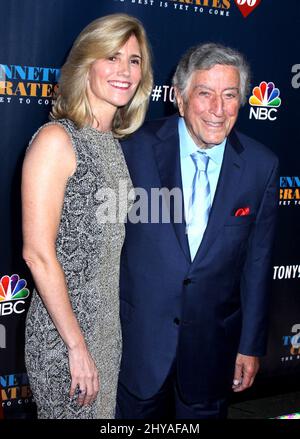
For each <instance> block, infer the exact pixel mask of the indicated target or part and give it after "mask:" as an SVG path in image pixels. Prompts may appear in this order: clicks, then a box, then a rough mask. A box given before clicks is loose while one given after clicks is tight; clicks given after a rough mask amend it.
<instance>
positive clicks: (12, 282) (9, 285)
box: [0, 274, 30, 316]
mask: <svg viewBox="0 0 300 439" xmlns="http://www.w3.org/2000/svg"><path fill="white" fill-rule="evenodd" d="M26 285H27V282H26V280H25V279H20V276H19V275H18V274H13V275H12V276H7V275H5V276H3V277H2V278H1V280H0V316H5V315H9V314H13V313H15V314H22V313H23V312H24V311H25V308H24V305H25V300H24V299H27V297H28V296H29V294H30V292H29V290H28V288H26Z"/></svg>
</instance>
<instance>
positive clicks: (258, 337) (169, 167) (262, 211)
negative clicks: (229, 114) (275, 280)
mask: <svg viewBox="0 0 300 439" xmlns="http://www.w3.org/2000/svg"><path fill="white" fill-rule="evenodd" d="M177 124H178V116H177V115H175V116H171V117H169V118H166V119H163V120H158V121H153V122H149V123H146V124H145V125H144V126H143V127H142V128H141V129H140V130H139V131H138V132H136V133H135V134H134V135H133V136H132V137H131V138H130V139H129V140H127V141H124V142H123V143H122V148H123V151H124V155H125V158H126V162H127V165H128V168H129V171H130V175H131V178H132V181H133V185H134V186H135V187H140V188H144V189H145V190H146V191H147V192H148V194H149V199H150V191H151V188H161V187H166V188H169V189H172V188H174V187H179V188H181V186H182V183H181V172H180V157H179V153H180V151H179V135H178V125H177ZM277 165H278V161H277V158H276V157H275V155H274V154H273V153H272V152H271V151H270V150H268V149H267V148H266V147H265V146H263V145H262V144H260V143H258V142H256V141H254V140H253V139H250V138H249V137H246V136H245V135H242V134H240V133H238V132H235V131H232V132H231V134H230V136H229V138H228V141H227V143H226V147H225V153H224V159H223V164H222V168H221V173H220V177H219V182H218V186H217V191H216V194H215V197H214V202H213V206H212V209H211V214H210V218H209V223H208V225H207V229H206V231H205V234H204V237H203V240H202V243H201V245H200V247H199V249H198V253H197V255H196V257H195V259H194V261H193V262H192V263H191V260H190V255H189V247H188V241H187V236H186V234H185V224H184V222H181V223H180V224H178V223H174V222H173V220H174V215H173V214H171V222H170V223H162V222H159V223H145V222H144V223H137V224H133V223H130V222H128V223H127V225H126V238H125V243H124V247H123V252H122V257H121V278H120V298H121V321H122V332H123V357H122V363H121V371H120V381H121V383H123V384H124V385H125V386H126V387H127V388H128V390H129V391H130V392H132V393H133V394H135V395H136V396H138V397H140V398H143V399H145V398H149V397H151V396H152V395H153V394H155V393H156V392H157V391H158V390H159V388H160V387H161V386H162V384H163V382H164V380H165V378H166V376H167V374H168V372H169V370H170V368H171V365H172V363H173V362H174V359H176V360H175V361H176V365H177V376H178V382H179V386H180V390H181V393H182V396H183V398H184V399H185V400H186V401H187V402H196V401H199V400H201V399H206V398H219V397H223V396H225V395H226V393H227V391H228V390H229V389H230V388H231V384H232V379H233V371H234V363H235V357H236V354H237V352H240V353H242V354H246V355H255V356H260V355H263V354H264V353H265V349H266V332H267V331H266V329H267V310H268V306H267V305H268V300H269V298H268V296H269V295H268V286H267V284H268V280H269V274H270V266H271V264H270V262H271V248H272V239H273V232H274V223H275V217H276V210H277V204H278V202H277V187H276V186H277V185H276V182H277ZM163 203H165V205H164V207H166V206H168V203H167V199H165V200H163ZM171 207H172V206H171ZM241 207H249V208H250V214H249V215H247V216H235V215H234V214H235V212H236V211H237V209H239V208H241ZM149 208H150V201H149ZM149 212H150V210H149ZM149 214H150V213H149Z"/></svg>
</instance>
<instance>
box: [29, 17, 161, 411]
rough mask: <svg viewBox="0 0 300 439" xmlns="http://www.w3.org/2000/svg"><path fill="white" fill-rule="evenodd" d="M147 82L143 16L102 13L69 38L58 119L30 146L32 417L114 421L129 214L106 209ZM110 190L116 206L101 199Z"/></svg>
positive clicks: (141, 111) (123, 170) (120, 178)
mask: <svg viewBox="0 0 300 439" xmlns="http://www.w3.org/2000/svg"><path fill="white" fill-rule="evenodd" d="M151 88H152V72H151V65H150V55H149V47H148V43H147V38H146V35H145V31H144V29H143V27H142V25H141V23H140V22H139V21H138V20H137V19H135V18H133V17H130V16H128V15H125V14H113V15H109V16H106V17H103V18H100V19H97V20H95V21H93V22H92V23H91V24H89V25H88V26H87V27H86V28H85V29H84V30H83V31H82V32H81V34H80V35H79V36H78V38H77V39H76V41H75V42H74V45H73V47H72V49H71V52H70V54H69V57H68V59H67V61H66V63H65V64H64V66H63V68H62V72H61V78H60V83H59V96H58V98H57V100H56V102H55V104H54V107H53V109H52V113H51V116H52V119H53V121H52V122H50V123H48V124H46V125H44V126H43V127H41V128H40V130H39V131H38V132H37V133H36V134H35V136H34V137H33V140H32V141H31V144H30V148H29V149H28V150H27V154H26V157H25V161H24V166H23V178H22V204H23V236H24V249H23V256H24V259H25V261H26V263H27V265H28V266H29V268H30V270H31V273H32V275H33V278H34V281H35V285H36V290H37V291H34V294H33V297H32V302H31V306H30V309H29V312H28V315H27V324H26V346H25V356H26V366H27V370H28V375H29V380H30V385H31V388H32V391H33V395H34V397H35V400H36V403H37V408H38V416H39V418H51V419H57V418H82V419H92V418H112V417H114V412H115V394H116V387H117V378H118V371H119V362H120V355H121V335H120V324H119V297H118V280H119V258H120V251H121V247H122V244H123V239H124V219H125V215H126V213H127V212H124V213H123V216H122V218H121V220H120V212H118V214H117V215H115V217H116V220H115V221H111V220H110V222H108V221H107V222H105V215H103V214H102V215H101V212H104V211H105V210H106V209H107V208H108V209H114V208H116V206H118V205H120V203H122V202H123V203H124V202H127V197H124V195H123V198H122V196H121V194H119V193H118V189H119V183H120V182H123V183H124V182H125V183H126V185H127V188H128V190H129V189H130V188H131V182H130V177H129V174H128V170H127V167H126V164H125V160H124V157H123V154H122V151H121V149H120V145H119V143H118V140H117V139H116V138H122V137H124V136H126V135H129V134H130V133H132V132H133V131H135V130H136V129H137V128H138V127H139V126H140V125H141V124H142V122H143V119H144V116H145V112H146V109H147V103H148V97H149V94H150V91H151ZM108 188H109V190H110V191H113V193H114V194H115V200H114V197H112V198H111V199H112V200H113V201H116V206H115V205H113V204H111V205H110V204H109V200H110V199H109V200H107V196H106V195H105V194H106V193H107V191H106V190H107V189H108ZM124 198H126V200H125V199H124ZM111 202H112V201H111ZM103 207H105V209H102V208H103ZM101 209H102V210H101ZM109 218H110V219H111V216H110V217H109ZM37 292H38V293H37Z"/></svg>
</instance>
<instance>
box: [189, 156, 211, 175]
mask: <svg viewBox="0 0 300 439" xmlns="http://www.w3.org/2000/svg"><path fill="white" fill-rule="evenodd" d="M191 157H192V160H193V162H194V163H195V166H196V167H197V169H198V170H199V171H205V172H206V169H207V165H208V160H209V157H208V155H206V153H205V152H201V151H196V152H193V153H192V154H191Z"/></svg>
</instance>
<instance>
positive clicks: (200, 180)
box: [187, 151, 211, 261]
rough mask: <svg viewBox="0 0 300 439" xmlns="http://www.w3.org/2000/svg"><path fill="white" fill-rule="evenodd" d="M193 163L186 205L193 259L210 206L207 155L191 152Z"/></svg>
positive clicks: (204, 227) (203, 230)
mask: <svg viewBox="0 0 300 439" xmlns="http://www.w3.org/2000/svg"><path fill="white" fill-rule="evenodd" d="M191 158H192V160H193V162H194V165H195V175H194V180H193V186H192V195H191V198H190V202H189V207H188V218H187V234H188V240H189V246H190V253H191V259H192V261H193V259H194V257H195V255H196V253H197V250H198V248H199V245H200V243H201V240H202V238H203V235H204V232H205V229H206V226H207V222H208V218H209V212H210V208H211V197H210V187H209V181H208V177H207V165H208V161H209V157H208V156H207V155H206V154H205V153H204V152H201V151H196V152H194V153H193V154H191Z"/></svg>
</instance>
